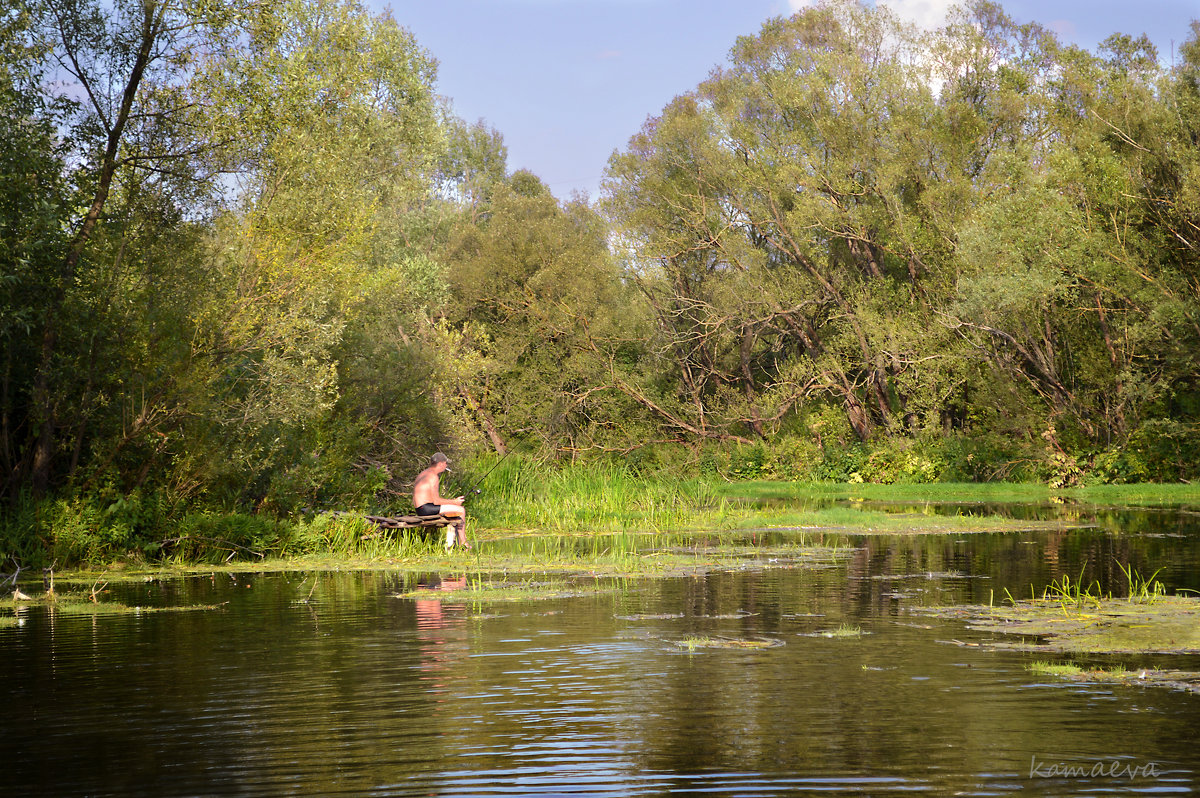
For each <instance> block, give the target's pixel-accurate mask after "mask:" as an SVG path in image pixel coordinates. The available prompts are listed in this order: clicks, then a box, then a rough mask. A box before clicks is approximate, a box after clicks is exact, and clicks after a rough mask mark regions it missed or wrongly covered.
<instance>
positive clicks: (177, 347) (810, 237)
mask: <svg viewBox="0 0 1200 798" xmlns="http://www.w3.org/2000/svg"><path fill="white" fill-rule="evenodd" d="M1185 34H1186V32H1182V31H1181V38H1183V36H1184V35H1185ZM1198 245H1200V29H1198V28H1197V27H1196V26H1195V25H1194V26H1193V30H1192V31H1191V32H1190V35H1188V37H1187V40H1186V43H1185V44H1184V45H1183V46H1182V47H1181V48H1180V51H1179V54H1178V56H1177V57H1176V62H1175V63H1173V64H1171V65H1170V66H1163V65H1162V64H1161V62H1160V60H1159V58H1158V54H1157V53H1155V52H1154V48H1153V47H1152V46H1151V45H1150V44H1149V42H1148V41H1146V40H1145V39H1144V38H1143V39H1134V38H1131V37H1128V36H1124V35H1114V36H1113V37H1111V38H1110V39H1108V40H1107V41H1106V42H1105V43H1104V45H1103V46H1102V47H1101V48H1100V50H1099V52H1097V53H1089V52H1085V51H1082V50H1080V49H1077V48H1073V47H1064V46H1062V45H1061V44H1060V43H1059V42H1058V41H1057V40H1056V39H1055V38H1054V36H1053V35H1051V34H1050V33H1048V32H1047V31H1045V30H1043V29H1041V28H1040V27H1038V26H1037V25H1033V24H1029V25H1018V24H1016V23H1014V22H1013V21H1012V20H1010V19H1009V18H1008V17H1006V16H1005V15H1004V14H1003V12H1002V10H1001V9H1000V8H999V7H998V6H995V5H991V4H989V3H986V2H976V3H973V4H971V5H970V6H968V7H967V8H965V9H963V10H961V11H960V12H958V14H957V16H956V17H955V18H954V19H952V21H951V22H950V24H948V25H947V26H946V27H945V28H943V29H941V30H938V31H934V32H929V33H923V32H919V31H917V30H915V29H913V28H909V27H907V26H905V25H902V24H901V23H899V22H898V21H897V20H896V19H894V18H893V17H891V16H890V15H889V14H888V13H887V12H886V11H883V10H872V9H867V8H864V7H861V6H859V5H856V4H854V3H850V2H836V3H831V4H828V5H825V6H822V7H820V8H817V9H811V10H808V11H805V12H803V13H801V14H798V15H796V16H794V17H792V18H790V19H776V20H772V21H770V22H768V23H767V24H766V25H765V26H764V28H763V30H762V32H761V33H760V34H759V35H757V36H754V37H747V38H744V39H742V40H739V41H738V42H737V43H736V45H735V46H734V48H733V49H732V51H731V53H730V58H729V62H728V63H727V64H726V65H724V66H723V67H721V68H719V69H718V70H716V71H715V72H714V73H713V74H712V76H711V77H710V79H709V80H707V81H705V82H704V83H703V84H702V85H700V86H699V87H697V88H696V89H695V90H694V91H692V92H689V93H687V94H685V95H682V96H680V97H679V98H677V99H676V100H675V101H674V102H672V103H671V104H670V105H669V106H668V107H667V108H665V109H663V111H662V112H661V114H660V115H659V116H657V117H655V118H652V119H651V120H650V121H649V122H648V123H647V124H646V126H645V128H644V130H643V131H642V132H641V133H640V134H638V135H637V136H635V137H634V138H633V139H632V140H631V141H630V142H629V144H628V146H627V147H626V148H625V149H624V150H623V151H621V152H618V153H616V154H614V156H613V158H612V161H611V164H610V169H609V175H608V180H607V183H606V189H605V197H604V198H603V199H602V201H601V202H600V203H597V204H595V205H593V204H589V203H588V202H587V201H586V200H585V199H577V200H574V201H571V202H560V201H558V200H556V199H555V198H554V197H553V196H552V195H551V194H550V192H549V191H548V190H547V188H546V187H545V186H544V185H542V184H541V182H540V181H539V180H538V179H537V178H536V177H535V176H533V175H531V174H529V173H526V172H517V173H514V174H510V173H509V172H508V168H507V163H506V151H505V147H504V143H503V139H502V137H501V135H500V134H499V133H498V132H496V131H494V130H491V129H489V128H488V127H487V126H486V125H485V124H484V123H479V124H475V125H469V124H465V123H463V122H462V121H461V120H459V119H457V118H456V117H455V116H454V114H453V113H452V111H451V109H450V108H449V107H448V105H447V104H446V103H445V102H444V101H442V100H440V99H439V98H438V96H437V95H436V62H435V61H434V60H433V58H432V56H431V55H430V54H429V53H427V52H425V51H424V50H423V49H422V48H421V47H420V46H419V44H418V43H417V42H416V41H415V40H414V39H413V37H412V36H411V34H409V33H408V32H407V31H406V30H405V29H404V28H403V27H401V26H400V25H399V24H397V22H396V21H395V20H393V19H392V18H391V17H390V16H389V15H384V16H378V17H373V16H371V15H370V14H368V13H367V12H366V10H365V9H364V8H363V7H362V6H361V5H360V4H359V3H357V2H355V1H354V0H283V1H282V2H278V3H268V4H263V3H256V2H251V1H250V0H246V2H234V3H222V4H212V3H207V2H200V1H199V0H116V2H107V1H106V2H100V0H23V2H20V3H18V4H17V6H16V7H14V8H13V9H10V10H7V11H5V12H2V13H0V340H2V341H3V355H2V360H0V481H2V482H3V485H2V487H3V492H2V496H3V499H2V500H0V501H2V502H3V507H4V510H3V513H4V518H5V521H4V528H5V530H6V532H5V533H4V538H3V547H2V549H0V554H2V555H3V556H4V557H5V558H6V559H7V558H9V557H16V558H17V559H18V560H19V561H29V562H32V561H36V560H39V559H45V560H49V559H52V558H53V557H55V556H60V555H61V556H62V557H65V558H68V559H69V558H70V557H73V556H83V554H81V552H84V553H89V554H87V556H93V555H96V554H97V553H99V554H103V553H104V552H105V551H110V552H111V551H116V550H120V549H122V548H130V547H136V546H138V545H142V544H146V545H150V544H151V543H152V542H153V541H154V540H155V539H158V538H161V534H160V529H161V527H162V525H163V524H164V523H165V522H166V521H167V520H168V519H171V518H177V517H180V516H181V515H182V514H185V513H195V512H209V511H232V510H239V511H256V512H269V513H275V514H284V513H290V512H294V511H297V510H299V509H301V508H305V507H309V508H314V507H316V508H320V507H330V506H340V507H349V506H366V505H371V506H374V507H386V506H388V505H389V504H391V505H393V506H402V505H403V504H404V503H405V502H404V495H405V491H406V480H407V479H408V478H410V476H411V473H412V472H413V470H414V469H415V467H417V465H418V464H419V463H420V462H421V461H422V460H423V459H424V458H425V457H426V456H427V455H428V453H429V452H430V451H432V450H433V449H435V448H441V449H446V450H449V451H451V452H452V453H454V454H458V455H466V456H469V455H471V454H472V453H482V452H484V451H488V450H491V451H495V452H505V451H508V450H509V449H511V448H514V447H515V448H519V449H522V450H524V451H526V452H527V453H532V454H534V455H536V456H537V457H539V458H544V459H553V460H577V459H580V458H589V457H597V456H599V457H608V456H618V457H622V458H624V459H625V461H626V462H627V463H629V464H632V465H634V466H636V467H639V468H641V467H645V468H650V467H652V466H653V465H654V464H656V463H658V464H668V465H672V466H674V465H684V466H688V467H692V468H699V469H704V470H716V471H720V472H722V473H724V474H727V475H733V476H760V475H773V476H782V477H794V478H837V479H877V480H895V479H919V480H932V479H952V478H958V479H990V478H996V477H1006V476H1007V477H1021V478H1046V479H1056V480H1060V481H1064V482H1065V481H1073V480H1079V479H1081V478H1085V477H1088V476H1093V477H1095V478H1097V479H1106V480H1114V481H1122V480H1128V481H1132V480H1146V479H1154V480H1173V479H1179V478H1187V479H1190V478H1194V477H1195V476H1196V469H1197V465H1196V464H1197V463H1200V427H1198V426H1197V424H1198V416H1200V384H1198V381H1197V380H1198V374H1200V371H1198V365H1200V364H1198V362H1197V359H1198V357H1200V292H1198V289H1200V283H1198V281H1200V274H1198V264H1200V261H1198V258H1200V254H1198V250H1197V247H1198ZM67 527H69V528H71V529H72V530H74V531H73V532H72V536H73V537H72V538H71V540H72V541H73V542H71V543H70V546H69V547H68V549H69V551H68V550H67V549H64V548H63V546H65V545H66V544H63V543H62V542H61V540H62V535H61V534H60V533H59V532H58V531H56V530H61V529H64V528H67Z"/></svg>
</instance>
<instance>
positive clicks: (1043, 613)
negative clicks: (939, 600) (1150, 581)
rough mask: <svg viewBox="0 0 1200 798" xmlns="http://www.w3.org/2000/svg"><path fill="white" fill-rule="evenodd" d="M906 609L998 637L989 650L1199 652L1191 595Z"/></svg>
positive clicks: (1197, 615) (1197, 614) (1199, 624)
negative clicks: (963, 624)
mask: <svg viewBox="0 0 1200 798" xmlns="http://www.w3.org/2000/svg"><path fill="white" fill-rule="evenodd" d="M910 611H911V612H915V613H922V614H928V615H935V616H938V617H942V618H957V619H961V620H963V621H965V622H966V623H967V627H968V628H969V629H971V630H973V631H976V632H981V633H985V634H994V635H998V636H999V637H997V638H995V639H993V640H991V641H988V642H986V643H981V644H979V645H983V646H986V647H989V648H997V649H1000V648H1003V649H1017V650H1021V651H1036V652H1046V653H1067V654H1079V653H1087V654H1135V653H1172V654H1180V653H1184V654H1195V653H1200V599H1197V598H1196V597H1193V596H1160V597H1157V598H1156V599H1155V600H1153V601H1144V600H1137V599H1113V598H1107V597H1098V596H1092V597H1091V598H1089V599H1087V602H1086V603H1085V604H1084V605H1080V604H1071V605H1068V604H1064V602H1063V601H1061V600H1059V599H1056V598H1053V597H1050V598H1041V599H1027V600H1024V601H1016V602H1013V603H1012V604H1011V605H1002V606H1001V605H997V606H961V607H943V608H913V609H911V610H910ZM951 642H957V641H951Z"/></svg>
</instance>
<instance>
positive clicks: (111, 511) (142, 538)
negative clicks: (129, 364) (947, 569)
mask: <svg viewBox="0 0 1200 798" xmlns="http://www.w3.org/2000/svg"><path fill="white" fill-rule="evenodd" d="M493 464H494V461H486V460H485V461H481V462H478V463H475V464H474V465H473V466H471V465H468V466H467V467H466V468H465V469H464V471H463V472H462V473H455V474H454V477H455V478H456V479H457V480H458V484H457V485H456V484H454V482H452V481H451V480H449V479H447V484H445V485H444V486H443V494H449V495H453V494H454V493H456V492H465V491H466V490H467V488H468V487H470V486H471V485H473V484H474V483H475V481H476V480H477V479H479V478H480V477H482V476H484V475H485V474H486V475H487V476H486V479H484V480H483V481H482V483H481V484H480V492H479V493H478V494H472V495H471V496H470V498H469V499H468V502H467V508H468V513H469V517H470V531H471V536H472V538H473V539H475V540H477V541H478V542H479V543H480V544H481V546H480V548H481V549H487V548H489V547H491V548H493V549H494V548H495V546H496V542H497V541H501V540H505V541H509V542H508V543H505V544H504V547H508V548H510V549H512V550H513V552H514V553H513V554H512V557H513V558H517V559H528V560H531V561H539V562H545V561H554V560H564V561H567V562H573V561H575V560H577V559H579V558H580V557H581V554H580V548H581V546H590V547H591V548H592V549H593V550H594V552H593V553H596V552H600V551H608V552H610V556H612V555H613V554H614V553H615V554H616V555H619V556H625V555H627V554H629V552H630V551H632V550H634V549H636V550H637V551H639V552H640V551H644V550H645V549H646V548H647V542H646V540H645V539H640V540H639V541H638V542H636V543H635V542H634V536H638V535H651V536H663V535H667V534H682V533H689V534H690V533H701V534H711V533H714V532H738V531H752V530H763V529H788V530H792V531H804V532H812V533H817V532H824V533H881V534H897V533H938V532H946V533H957V534H962V533H969V532H998V531H1006V530H1016V529H1032V528H1038V527H1045V526H1051V527H1061V526H1062V525H1063V524H1062V523H1061V522H1035V521H1014V520H1012V519H1008V518H1003V517H1000V516H999V515H998V514H992V513H991V510H990V508H989V507H988V505H997V504H1004V503H1010V502H1015V503H1027V504H1048V503H1059V504H1078V505H1081V506H1087V505H1092V506H1156V507H1180V506H1187V505H1192V504H1195V505H1197V506H1200V486H1197V485H1124V486H1103V487H1093V488H1074V489H1058V490H1055V489H1051V488H1047V487H1045V486H1042V485H1020V484H995V483H990V484H917V485H907V484H892V485H878V484H832V483H815V484H814V483H794V482H738V483H728V482H724V481H721V480H719V479H717V478H715V477H709V478H697V477H686V476H681V475H678V474H675V473H672V472H658V473H654V474H650V475H647V474H641V473H638V472H637V471H635V470H634V469H632V468H629V467H625V466H622V465H620V464H611V463H610V464H589V465H579V466H572V467H559V468H551V467H547V466H545V465H543V464H540V463H537V462H534V461H529V460H522V459H520V458H516V457H513V458H509V459H507V460H504V461H503V462H500V463H498V464H497V465H496V467H495V469H494V470H493V471H491V473H490V474H488V473H487V472H488V470H489V469H490V468H491V467H492V465H493ZM945 504H954V505H961V506H959V507H957V508H951V510H949V511H948V510H947V508H945V507H943V506H939V505H945ZM338 509H340V510H346V511H351V512H355V511H357V512H362V513H371V514H382V515H395V514H401V513H405V512H409V511H410V509H409V508H408V507H406V506H405V502H404V501H403V500H402V499H398V500H396V502H395V503H394V504H392V505H390V506H389V505H381V506H370V507H358V508H352V507H343V508H338ZM1080 518H1081V519H1084V520H1086V519H1085V518H1084V516H1080ZM1081 522H1082V521H1081ZM0 531H2V533H3V534H0V561H2V562H3V563H4V565H3V566H0V568H2V569H3V570H4V571H5V572H7V573H10V574H11V573H12V571H13V570H14V568H15V567H16V566H17V565H19V566H20V567H21V568H22V569H24V570H27V571H29V572H31V573H32V572H39V571H40V570H41V569H42V568H50V567H53V568H55V569H57V570H59V571H61V570H64V569H70V568H78V567H86V566H103V565H110V564H113V563H118V564H120V563H124V564H126V565H128V566H132V567H139V566H149V567H156V566H157V565H174V566H187V565H189V564H204V565H213V564H221V563H226V562H229V563H234V562H247V563H262V562H265V561H268V560H271V561H276V560H282V561H301V560H304V559H312V558H318V559H320V558H325V559H332V560H342V561H346V562H350V561H354V562H381V563H395V562H407V561H408V560H411V559H414V558H415V559H418V560H421V561H423V562H429V563H430V564H431V565H434V564H436V563H437V562H439V561H440V558H442V557H444V556H445V554H444V552H441V551H440V550H439V549H438V548H437V546H436V542H435V541H434V540H432V538H436V535H431V536H430V538H429V539H426V538H421V537H414V536H411V535H396V534H379V533H377V532H375V530H373V529H372V528H370V527H369V526H367V525H366V524H365V523H363V522H362V521H361V520H359V519H358V518H354V517H345V516H342V517H338V516H334V515H331V514H328V513H320V512H317V513H297V514H294V515H292V516H288V517H277V516H273V515H268V514H264V513H247V512H222V511H219V510H199V511H196V510H190V511H189V510H187V509H179V508H175V507H172V506H169V505H167V504H165V503H163V502H162V501H160V500H158V499H156V497H154V496H149V495H148V496H139V495H132V496H127V497H121V498H119V499H114V500H100V499H82V498H77V499H70V500H67V499H61V500H55V501H52V502H47V503H45V504H42V505H37V506H34V507H27V508H25V509H24V510H23V511H22V512H10V513H9V514H8V515H6V516H4V517H3V519H2V523H0ZM514 539H516V540H520V542H519V543H513V542H512V541H513V540H514ZM581 541H582V542H581ZM680 545H685V544H680ZM521 547H524V549H525V550H524V551H523V552H522V551H517V550H518V549H520V548H521ZM502 548H503V547H502ZM650 548H651V549H652V548H653V546H651V547H650ZM455 556H459V555H455ZM476 556H478V555H476Z"/></svg>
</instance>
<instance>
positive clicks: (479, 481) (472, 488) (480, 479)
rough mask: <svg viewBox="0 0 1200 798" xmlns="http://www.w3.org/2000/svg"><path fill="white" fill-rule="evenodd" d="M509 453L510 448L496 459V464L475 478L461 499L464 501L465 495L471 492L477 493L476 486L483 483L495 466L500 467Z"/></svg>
mask: <svg viewBox="0 0 1200 798" xmlns="http://www.w3.org/2000/svg"><path fill="white" fill-rule="evenodd" d="M510 454H512V449H509V450H508V451H507V452H505V453H504V456H503V457H501V458H500V459H499V460H497V461H496V464H495V465H494V466H492V467H491V468H489V469H488V471H487V473H486V474H484V475H483V476H481V477H480V478H479V479H477V480H475V484H474V485H472V486H471V487H470V489H469V490H468V491H467V492H466V493H465V494H464V495H463V501H466V497H467V496H470V495H472V494H477V493H479V491H477V490H475V489H476V488H478V487H479V486H480V485H482V484H483V481H484V480H485V479H487V478H488V477H490V476H491V475H492V472H493V471H495V470H496V469H497V468H499V467H500V464H501V463H503V462H504V461H505V460H507V459H508V456H509V455H510Z"/></svg>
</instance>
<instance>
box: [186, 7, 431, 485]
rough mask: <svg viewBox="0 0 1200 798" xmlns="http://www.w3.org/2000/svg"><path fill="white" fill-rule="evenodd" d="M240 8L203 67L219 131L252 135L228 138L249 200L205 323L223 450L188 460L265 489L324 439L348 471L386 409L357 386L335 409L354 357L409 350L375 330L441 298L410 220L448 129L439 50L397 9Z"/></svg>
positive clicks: (322, 453) (202, 416)
mask: <svg viewBox="0 0 1200 798" xmlns="http://www.w3.org/2000/svg"><path fill="white" fill-rule="evenodd" d="M242 24H243V26H244V30H245V34H246V35H245V37H244V39H240V40H237V41H234V42H231V44H230V46H229V48H227V49H226V50H224V51H221V52H217V53H214V54H213V55H212V56H211V58H210V59H209V60H208V61H207V62H206V63H205V64H204V65H203V68H202V69H201V70H200V73H199V78H198V81H197V85H198V90H200V91H203V92H204V93H205V96H206V98H207V101H208V102H209V103H210V105H211V106H212V107H213V108H214V109H219V111H220V112H219V113H216V112H214V113H213V114H212V115H211V116H210V117H209V124H210V125H211V126H212V129H213V130H214V131H215V132H216V135H218V136H222V135H224V134H223V133H222V131H227V132H228V134H229V135H230V136H231V137H232V136H233V135H235V134H236V136H237V139H238V141H239V142H240V143H239V145H238V146H237V147H236V148H231V149H229V150H227V151H226V152H225V158H226V163H227V168H228V169H229V170H230V171H231V172H232V173H234V174H236V175H237V178H238V189H239V201H238V204H237V206H236V207H234V208H233V209H232V210H231V211H230V212H228V213H226V214H223V215H222V216H221V217H220V218H219V219H218V220H217V224H216V226H215V229H214V234H213V236H212V238H211V242H210V250H209V256H208V257H209V259H210V264H211V266H210V268H211V269H212V281H211V282H210V283H209V285H208V290H209V291H210V295H209V300H208V301H207V302H206V303H205V306H204V307H203V309H202V312H201V313H200V315H199V319H198V328H197V334H196V336H195V337H194V339H193V359H194V363H195V369H196V372H197V373H198V374H200V375H202V379H201V380H200V382H199V383H198V385H197V390H196V391H195V392H194V393H193V396H192V401H193V402H194V403H195V405H194V409H195V413H194V416H195V418H196V419H197V423H196V425H195V434H196V435H203V436H210V437H209V439H210V440H212V441H213V442H214V443H215V444H216V445H215V446H214V447H213V448H212V449H211V451H213V452H220V453H221V454H220V455H218V456H217V457H195V456H192V457H190V458H189V460H190V465H188V466H187V468H193V469H196V470H197V471H196V473H198V474H202V475H204V476H202V477H201V480H202V481H204V480H213V479H216V480H224V481H226V482H228V484H230V485H233V486H236V485H238V484H240V485H242V486H248V487H246V496H245V498H257V499H261V498H263V497H264V495H265V494H266V493H267V492H269V491H270V489H271V488H270V482H271V480H272V479H274V478H275V477H272V476H271V475H272V474H276V475H278V473H279V472H287V471H288V470H294V469H296V468H297V467H299V466H300V465H303V464H305V463H310V462H316V461H313V456H314V455H317V456H318V457H317V461H320V462H321V463H328V468H330V469H332V470H333V471H336V472H339V473H340V472H342V471H348V470H349V469H351V468H352V462H350V461H352V460H353V459H354V457H355V454H354V453H353V452H351V451H349V450H352V449H354V448H355V447H356V446H357V445H358V443H361V440H360V438H361V434H362V433H363V425H366V426H370V425H371V424H372V423H378V422H379V419H378V418H375V419H374V420H373V421H372V419H370V418H363V417H362V416H361V415H358V414H359V413H368V408H367V407H366V406H364V405H363V404H362V402H361V401H360V400H358V399H351V404H352V405H354V407H355V408H356V409H351V408H344V409H346V410H347V411H348V414H343V415H342V416H341V420H340V421H337V420H335V419H336V417H337V416H338V411H339V403H342V401H343V396H344V385H343V379H344V378H346V377H347V376H350V377H351V378H352V379H366V378H368V371H364V369H362V368H356V369H353V370H352V373H351V374H349V375H347V373H346V371H345V370H346V368H347V365H348V364H351V363H353V362H357V361H359V360H360V359H361V357H363V356H364V354H365V353H368V352H369V353H370V354H373V355H374V356H376V357H382V358H389V357H391V358H393V359H394V357H395V356H396V353H395V351H394V346H396V345H399V341H395V342H392V343H389V344H387V346H384V347H383V348H381V347H380V346H378V345H377V344H380V342H379V341H372V340H370V339H369V337H368V338H364V336H363V333H364V331H366V330H368V329H370V330H375V331H377V332H383V331H386V330H388V329H391V330H393V331H394V330H396V329H400V330H401V331H402V330H403V328H404V326H405V325H407V324H408V318H407V316H406V313H408V312H410V311H412V310H413V309H414V308H417V307H420V306H421V305H423V304H428V303H434V304H437V303H439V302H440V301H441V297H440V293H439V292H441V291H442V290H443V289H441V288H440V287H439V286H440V285H441V282H442V280H441V277H440V268H439V267H438V265H437V264H436V263H434V262H432V261H431V260H430V258H429V256H428V245H427V244H425V242H421V241H414V240H413V231H412V229H411V228H412V224H413V221H412V220H413V218H414V216H419V214H418V211H419V210H420V209H421V208H422V207H423V206H425V205H427V204H428V203H429V202H431V201H432V200H431V198H432V197H433V194H434V189H435V183H436V170H437V167H438V165H439V163H440V158H441V155H442V153H443V151H444V147H445V143H444V135H443V126H442V124H443V120H442V115H441V111H440V109H439V107H438V105H437V102H436V99H435V96H434V93H433V84H434V80H435V77H436V64H435V62H434V61H433V60H432V59H431V58H430V57H429V55H428V54H427V53H426V52H425V51H424V50H423V49H422V48H421V47H420V46H419V45H418V44H417V42H416V40H415V39H414V38H413V36H412V35H411V33H409V32H408V31H407V30H405V29H404V28H402V27H400V26H399V25H398V24H397V23H396V21H395V20H394V19H393V18H392V17H391V16H390V15H386V14H385V15H380V16H372V15H370V14H369V13H368V12H367V11H366V9H365V8H364V7H362V6H361V5H359V4H358V3H355V2H341V1H339V0H292V2H284V3H273V4H269V5H264V6H257V7H256V8H255V9H254V13H253V14H250V15H248V16H247V17H245V19H244V22H243V23H242ZM388 346H391V347H393V351H391V352H388V351H387V347H388ZM411 398H413V399H414V400H416V401H422V400H421V398H420V393H419V392H416V393H415V395H412V397H411ZM401 404H403V403H401ZM376 409H378V407H377V406H376ZM331 424H335V425H340V426H337V427H336V428H331V427H330V425H331ZM368 448H369V447H368ZM334 453H336V454H334ZM371 459H372V458H371V457H369V456H368V457H367V458H366V460H364V461H363V463H360V465H363V466H364V467H366V466H365V463H367V462H369V461H371ZM322 467H324V466H322ZM185 470H186V469H185ZM247 476H250V477H251V480H250V482H247ZM296 479H300V477H296ZM304 479H311V480H312V481H313V482H314V483H317V482H320V481H321V478H320V477H315V476H313V477H304ZM330 479H331V480H332V479H333V477H330ZM310 487H311V486H310ZM234 492H235V494H236V493H238V492H240V490H239V489H237V488H236V487H235V488H234Z"/></svg>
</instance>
